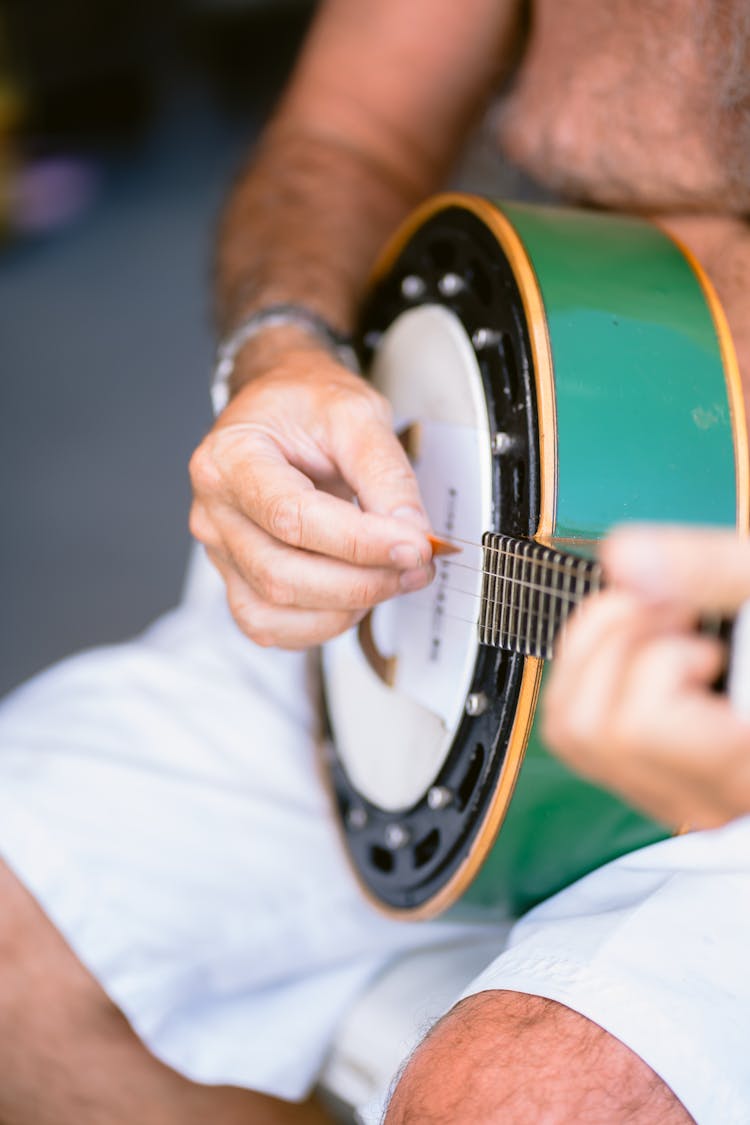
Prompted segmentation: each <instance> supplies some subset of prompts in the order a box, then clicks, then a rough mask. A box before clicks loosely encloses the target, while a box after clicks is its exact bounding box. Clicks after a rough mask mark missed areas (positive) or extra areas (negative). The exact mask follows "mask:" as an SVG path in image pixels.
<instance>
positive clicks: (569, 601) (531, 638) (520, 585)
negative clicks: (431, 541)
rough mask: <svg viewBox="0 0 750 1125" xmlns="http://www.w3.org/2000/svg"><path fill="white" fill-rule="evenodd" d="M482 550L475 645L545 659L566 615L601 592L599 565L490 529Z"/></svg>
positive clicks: (551, 648) (484, 536)
mask: <svg viewBox="0 0 750 1125" xmlns="http://www.w3.org/2000/svg"><path fill="white" fill-rule="evenodd" d="M482 547H483V572H484V577H483V582H482V596H481V606H480V614H479V640H480V642H481V643H482V644H485V645H492V646H493V648H502V649H506V650H507V651H509V652H520V653H523V654H524V655H527V656H541V657H544V658H545V659H549V658H550V657H551V656H552V651H553V647H554V642H555V637H556V636H557V633H558V631H559V629H560V627H561V626H562V625H563V624H564V623H565V621H566V620H567V618H568V615H569V614H570V613H571V612H572V610H573V609H575V607H576V606H577V605H578V604H579V602H581V601H582V600H583V598H585V597H586V596H587V595H588V594H590V593H594V592H595V591H597V590H599V589H600V588H601V586H602V570H601V565H600V564H599V563H598V562H595V561H592V560H591V559H584V558H580V557H579V556H577V555H571V554H567V553H565V552H562V551H556V550H554V548H551V547H544V546H542V545H541V544H539V543H534V542H533V540H530V539H514V538H512V537H511V536H508V535H497V534H495V533H494V532H489V531H488V532H485V534H484V535H483V536H482Z"/></svg>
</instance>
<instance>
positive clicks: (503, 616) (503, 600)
mask: <svg viewBox="0 0 750 1125" xmlns="http://www.w3.org/2000/svg"><path fill="white" fill-rule="evenodd" d="M509 558H512V555H511V553H510V552H508V553H507V554H505V555H503V556H502V568H503V569H502V577H501V579H500V606H499V609H500V623H499V630H500V631H499V632H498V633H495V634H494V635H495V636H496V637H502V635H503V633H504V631H505V627H506V623H507V618H508V589H509V585H508V583H509V579H510V575H509V574H508V559H509ZM497 617H498V607H497V606H495V607H494V613H493V615H492V619H493V621H494V622H495V623H496V624H497Z"/></svg>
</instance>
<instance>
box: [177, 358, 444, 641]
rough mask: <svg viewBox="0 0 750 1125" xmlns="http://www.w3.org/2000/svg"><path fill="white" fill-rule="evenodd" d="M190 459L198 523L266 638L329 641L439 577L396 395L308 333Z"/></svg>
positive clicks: (243, 393)
mask: <svg viewBox="0 0 750 1125" xmlns="http://www.w3.org/2000/svg"><path fill="white" fill-rule="evenodd" d="M190 473H191V478H192V483H193V490H194V496H195V500H194V504H193V509H192V512H191V523H190V526H191V530H192V532H193V534H194V535H195V537H196V538H197V539H199V540H200V541H201V542H202V543H203V544H204V545H205V547H206V549H207V551H208V555H209V557H210V558H211V560H212V562H213V563H214V565H215V566H216V567H217V568H218V570H219V571H220V572H221V574H222V575H223V577H224V580H225V582H226V586H227V596H228V600H229V605H230V608H231V610H232V613H233V615H234V618H235V620H236V621H237V623H238V625H239V626H240V628H241V629H242V630H243V632H244V633H246V634H247V636H248V637H250V638H251V639H252V640H253V641H255V642H256V643H258V644H261V645H278V646H279V647H281V648H288V649H299V648H305V647H307V646H309V645H314V644H319V643H322V642H323V641H325V640H328V639H330V638H331V637H334V636H336V635H337V634H339V633H341V632H343V631H344V630H345V629H347V628H349V627H350V626H351V625H353V624H355V623H356V622H357V621H359V620H360V619H361V618H362V617H363V616H364V614H365V613H366V612H367V610H368V609H370V608H371V607H372V606H374V605H375V604H377V603H378V602H381V601H383V600H385V599H386V598H389V597H392V596H394V595H396V594H399V593H402V592H405V591H410V590H416V589H419V588H421V587H422V586H425V585H427V584H428V583H429V582H430V581H431V579H432V575H433V567H432V563H431V556H432V552H431V547H430V544H429V542H428V540H427V537H426V532H427V531H428V530H429V521H428V519H427V516H426V514H425V512H424V508H423V505H422V500H421V497H420V495H419V488H418V485H417V481H416V478H415V476H414V473H413V471H412V468H411V466H410V464H409V461H408V459H407V457H406V454H405V453H404V450H403V449H402V447H401V445H400V443H399V441H398V439H397V438H396V436H395V434H394V433H393V429H392V424H391V411H390V406H389V404H388V402H387V401H386V400H385V399H384V398H383V397H382V396H381V395H380V394H378V393H377V392H376V391H375V390H374V389H373V388H372V387H370V386H369V385H368V384H367V383H366V382H365V381H364V380H363V379H361V378H360V377H359V376H357V375H354V374H352V373H351V372H350V371H348V370H347V369H346V368H344V367H343V366H341V365H340V364H338V363H337V362H336V361H335V360H334V359H333V358H332V357H331V356H330V355H329V354H328V352H326V351H324V350H323V349H322V348H320V347H319V346H317V345H315V344H313V343H310V344H309V345H308V344H306V343H300V344H296V345H295V346H293V347H291V348H289V349H288V350H285V351H284V352H282V353H281V354H280V355H278V356H276V357H275V359H274V362H273V364H272V366H270V367H268V368H267V370H266V371H265V372H264V373H263V374H261V375H257V376H256V377H255V378H253V379H251V380H250V381H249V382H247V383H246V384H245V385H244V386H243V387H242V388H241V389H240V390H239V391H238V392H237V393H236V395H235V396H234V398H233V399H232V401H231V402H230V404H229V406H228V407H227V408H226V410H225V411H224V412H223V413H222V414H221V416H220V417H219V418H218V419H217V421H216V424H215V425H214V427H213V429H212V430H210V432H209V433H208V435H207V436H206V437H205V438H204V440H203V441H202V442H201V444H200V445H199V446H198V448H197V450H196V451H195V453H194V454H193V457H192V460H191V464H190ZM355 501H356V503H355Z"/></svg>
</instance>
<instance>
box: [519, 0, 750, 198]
mask: <svg viewBox="0 0 750 1125" xmlns="http://www.w3.org/2000/svg"><path fill="white" fill-rule="evenodd" d="M498 127H499V130H500V136H501V140H502V144H503V147H504V148H505V150H506V151H507V152H508V153H509V154H510V155H511V156H512V157H513V158H514V159H515V160H516V161H517V162H518V163H519V164H521V165H522V166H524V167H525V168H527V169H528V170H529V171H530V172H532V173H533V174H534V175H535V176H536V177H537V178H539V179H540V180H543V181H544V182H545V183H548V184H550V185H551V186H553V187H555V188H557V189H558V190H560V191H561V192H564V193H565V194H566V195H568V196H572V197H575V198H579V199H582V200H588V201H591V202H595V203H600V204H604V205H605V206H612V207H618V208H627V209H632V208H638V209H647V210H651V211H653V210H660V211H665V210H670V211H674V210H683V209H689V210H698V211H706V212H717V211H721V212H724V213H726V212H730V213H733V214H747V213H749V212H750V5H748V3H747V0H607V2H606V3H600V2H599V0H566V2H565V3H564V4H561V3H560V2H559V0H537V2H536V3H535V5H534V8H533V21H532V27H531V33H530V37H529V41H528V45H527V49H526V52H525V55H524V58H523V61H522V64H521V66H520V68H519V71H518V74H517V79H516V81H515V83H514V84H513V87H512V89H511V92H510V95H509V96H508V98H507V99H506V100H505V102H504V104H503V105H502V107H501V112H500V117H499V122H498Z"/></svg>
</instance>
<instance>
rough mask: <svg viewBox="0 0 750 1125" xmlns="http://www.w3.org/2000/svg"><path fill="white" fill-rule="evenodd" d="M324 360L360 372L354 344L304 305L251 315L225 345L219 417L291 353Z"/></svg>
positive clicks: (219, 370) (214, 390) (218, 382)
mask: <svg viewBox="0 0 750 1125" xmlns="http://www.w3.org/2000/svg"><path fill="white" fill-rule="evenodd" d="M300 351H303V352H312V353H317V354H318V355H320V354H324V355H326V356H327V357H328V358H329V359H330V358H333V359H334V360H335V361H336V362H338V363H340V364H342V365H343V366H345V367H347V368H349V369H350V370H352V371H358V370H359V364H358V362H357V356H356V352H355V350H354V347H353V345H352V343H351V342H350V340H349V338H348V337H346V336H344V335H343V334H341V333H339V332H338V331H337V330H336V329H335V328H333V327H331V325H329V324H328V323H327V322H326V321H325V320H324V319H323V318H322V317H320V316H318V315H317V314H316V313H314V312H312V311H311V310H309V309H307V308H306V307H305V306H303V305H291V304H278V305H271V306H268V307H267V308H265V309H259V310H257V311H256V312H254V313H251V314H250V316H248V317H247V318H246V319H245V320H244V321H243V322H242V323H241V324H240V325H239V326H238V327H237V328H236V329H235V330H234V332H232V333H230V334H229V336H227V337H226V338H225V339H224V341H223V342H222V343H221V344H220V346H219V350H218V356H217V363H216V367H215V369H214V375H213V380H212V383H211V399H212V403H213V408H214V414H217V415H218V414H220V413H221V411H222V410H223V409H224V407H225V406H226V405H227V403H228V402H229V401H230V399H231V398H232V396H233V395H235V394H236V393H237V391H238V390H240V388H241V387H243V386H244V385H245V384H246V383H248V382H250V381H252V379H254V378H255V377H256V376H258V375H260V374H261V373H262V372H264V371H267V370H268V369H269V368H270V367H272V366H273V365H274V364H275V363H277V362H278V361H279V360H280V359H281V358H282V357H283V356H284V355H288V354H290V352H300Z"/></svg>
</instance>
